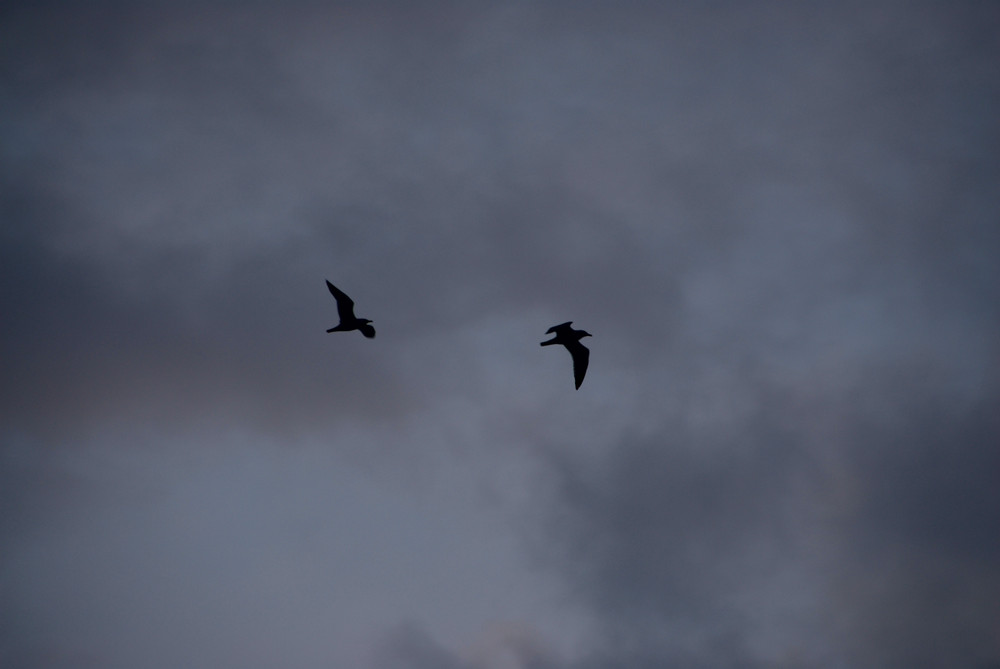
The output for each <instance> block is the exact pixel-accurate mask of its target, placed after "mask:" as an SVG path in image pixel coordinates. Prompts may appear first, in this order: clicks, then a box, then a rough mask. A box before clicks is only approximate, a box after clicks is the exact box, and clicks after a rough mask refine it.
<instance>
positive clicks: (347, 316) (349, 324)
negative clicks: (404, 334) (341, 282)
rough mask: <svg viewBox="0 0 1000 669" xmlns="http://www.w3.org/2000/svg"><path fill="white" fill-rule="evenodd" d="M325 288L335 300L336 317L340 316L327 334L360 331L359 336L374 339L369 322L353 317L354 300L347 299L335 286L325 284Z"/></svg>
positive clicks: (373, 330) (365, 319)
mask: <svg viewBox="0 0 1000 669" xmlns="http://www.w3.org/2000/svg"><path fill="white" fill-rule="evenodd" d="M326 287H327V288H329V289H330V293H331V294H332V295H333V297H334V299H335V300H337V315H338V316H340V323H338V324H337V326H336V327H332V328H330V329H329V330H327V332H349V331H351V330H360V331H361V334H363V335H364V336H366V337H368V338H369V339H373V338H374V337H375V328H373V327H372V326H371V325H370V323H371V320H369V319H367V318H358V317H356V316H355V315H354V300H352V299H351V298H349V297H348V296H347V294H346V293H345V292H344V291H342V290H340V289H339V288H337V287H336V286H335V285H333V284H332V283H330V282H329V281H327V282H326Z"/></svg>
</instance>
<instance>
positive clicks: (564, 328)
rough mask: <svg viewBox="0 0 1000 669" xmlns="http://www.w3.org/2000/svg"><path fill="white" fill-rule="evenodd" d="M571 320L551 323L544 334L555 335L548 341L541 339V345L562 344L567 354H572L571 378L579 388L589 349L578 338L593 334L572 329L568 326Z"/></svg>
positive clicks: (588, 356) (585, 370) (585, 369)
mask: <svg viewBox="0 0 1000 669" xmlns="http://www.w3.org/2000/svg"><path fill="white" fill-rule="evenodd" d="M572 323H573V321H566V322H565V323H562V324H561V325H553V326H552V327H550V328H549V329H548V330H546V332H545V334H552V333H553V332H554V333H555V336H554V337H553V338H552V339H549V340H548V341H543V342H542V346H551V345H552V344H562V345H563V346H565V347H566V350H567V351H569V354H570V355H571V356H573V379H574V380H575V381H576V389H577V390H579V389H580V384H581V383H583V376H584V374H586V373H587V364H588V363H589V362H590V349H588V348H587V347H586V346H584V345H583V344H581V343H580V340H581V339H583V338H584V337H592V336H593V335H592V334H590V333H589V332H587V331H586V330H574V329H573V328H571V327H570V325H571V324H572Z"/></svg>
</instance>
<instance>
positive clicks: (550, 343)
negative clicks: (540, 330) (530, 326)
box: [539, 339, 559, 346]
mask: <svg viewBox="0 0 1000 669" xmlns="http://www.w3.org/2000/svg"><path fill="white" fill-rule="evenodd" d="M558 343H559V342H557V341H556V340H555V339H550V340H548V341H543V342H542V343H541V344H539V346H552V345H553V344H558Z"/></svg>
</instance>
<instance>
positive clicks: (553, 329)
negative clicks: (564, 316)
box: [545, 321, 573, 334]
mask: <svg viewBox="0 0 1000 669" xmlns="http://www.w3.org/2000/svg"><path fill="white" fill-rule="evenodd" d="M572 323H573V321H566V322H565V323H560V324H559V325H553V326H552V327H550V328H549V329H548V330H546V331H545V334H552V333H553V332H565V331H567V330H572V329H573V328H571V327H570V325H572Z"/></svg>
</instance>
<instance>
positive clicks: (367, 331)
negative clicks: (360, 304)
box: [358, 323, 375, 339]
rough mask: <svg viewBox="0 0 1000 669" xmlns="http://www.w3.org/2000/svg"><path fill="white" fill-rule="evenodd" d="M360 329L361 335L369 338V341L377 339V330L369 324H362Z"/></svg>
mask: <svg viewBox="0 0 1000 669" xmlns="http://www.w3.org/2000/svg"><path fill="white" fill-rule="evenodd" d="M358 329H359V330H361V334H363V335H364V336H366V337H368V338H369V339H374V338H375V328H373V327H372V326H371V325H369V324H368V323H362V324H361V325H359V326H358Z"/></svg>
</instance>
